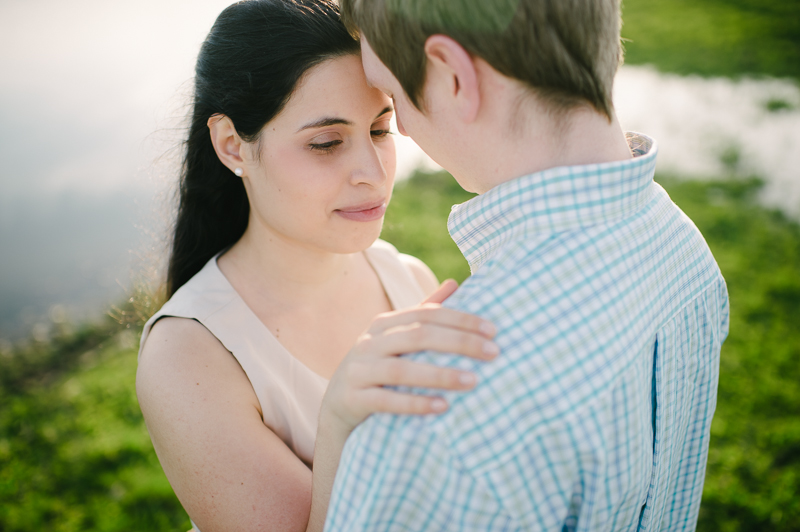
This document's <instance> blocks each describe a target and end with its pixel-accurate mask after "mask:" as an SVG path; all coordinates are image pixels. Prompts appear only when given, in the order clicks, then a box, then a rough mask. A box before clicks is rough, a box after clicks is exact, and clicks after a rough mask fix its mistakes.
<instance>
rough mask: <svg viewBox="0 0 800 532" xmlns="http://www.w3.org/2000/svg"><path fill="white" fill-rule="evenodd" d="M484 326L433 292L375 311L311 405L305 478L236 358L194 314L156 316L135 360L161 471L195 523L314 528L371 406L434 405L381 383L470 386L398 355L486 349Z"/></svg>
mask: <svg viewBox="0 0 800 532" xmlns="http://www.w3.org/2000/svg"><path fill="white" fill-rule="evenodd" d="M454 287H455V283H453V282H451V283H450V284H445V285H444V286H443V288H442V290H440V291H437V293H436V295H435V296H433V298H434V299H432V301H435V300H436V297H439V298H440V299H444V298H445V297H447V295H449V293H451V292H452V291H453V290H454ZM487 326H488V324H487V323H485V322H483V320H481V319H480V318H477V317H475V316H470V315H467V314H463V313H460V312H457V311H454V310H451V309H444V308H441V307H439V306H438V305H437V304H435V303H428V304H427V305H425V306H423V307H418V308H415V309H409V310H404V311H398V312H390V313H387V314H385V315H381V316H379V317H378V318H377V319H376V320H375V322H373V324H372V326H371V327H370V329H369V330H368V331H367V332H366V333H365V334H364V335H362V336H361V337H360V338H359V340H358V342H357V344H356V345H355V346H354V347H353V349H352V350H351V351H350V353H349V354H348V355H347V357H345V360H344V361H343V362H342V364H341V366H340V367H339V369H338V370H337V372H336V374H335V375H334V377H333V379H331V382H330V385H329V387H328V391H327V392H326V394H325V399H324V401H323V405H322V409H321V414H320V422H319V427H318V433H317V442H316V447H315V457H314V475H313V479H312V475H311V472H310V471H309V469H308V468H307V467H306V466H305V464H303V462H302V461H301V460H300V459H299V458H297V456H295V455H294V453H292V451H291V450H290V449H289V448H288V447H287V446H286V445H285V444H284V443H283V441H281V440H280V439H279V438H278V437H277V436H276V435H275V434H274V433H273V432H272V431H270V430H269V429H268V428H267V427H266V426H265V425H264V424H263V422H262V420H261V415H260V405H259V402H258V398H257V397H256V395H255V392H254V391H253V389H252V386H251V385H250V382H249V380H248V379H247V376H246V375H245V373H244V371H243V370H242V369H241V367H240V366H239V364H238V363H237V362H236V360H235V359H234V358H233V356H232V355H231V354H230V353H229V352H228V351H227V350H225V348H224V347H223V346H222V345H221V344H220V343H219V342H218V341H217V339H216V338H214V336H213V335H211V333H209V332H208V331H207V330H206V329H205V327H203V326H202V325H200V324H199V323H197V322H195V321H192V320H187V319H181V318H165V319H163V320H160V321H159V322H158V324H157V325H156V326H154V327H153V330H152V331H151V333H150V336H149V337H148V340H147V343H146V344H145V348H144V351H143V353H142V357H141V360H140V362H139V371H138V373H137V394H138V396H139V402H140V405H141V408H142V412H143V413H144V416H145V420H146V422H147V427H148V430H149V431H150V435H151V438H152V440H153V445H154V447H155V449H156V453H157V454H158V457H159V460H160V461H161V464H162V467H163V468H164V471H165V473H166V475H167V478H168V479H169V481H170V484H171V485H172V487H173V489H174V490H175V493H176V495H177V496H178V499H179V500H180V501H181V503H182V504H183V505H184V508H185V509H186V510H187V512H189V514H190V515H191V516H192V518H193V520H194V521H195V522H196V523H197V525H198V527H199V528H200V530H201V531H202V532H214V531H215V530H233V529H235V530H241V531H248V530H262V529H265V528H266V529H268V530H279V531H283V530H309V531H315V532H316V531H320V530H322V528H323V525H324V522H325V512H326V511H327V505H328V500H329V498H330V492H331V488H332V486H333V480H334V477H335V475H336V469H337V467H338V463H339V457H340V455H341V451H342V448H343V446H344V442H345V440H346V439H347V436H348V435H349V434H350V432H351V431H352V429H353V428H354V427H355V426H356V425H357V424H358V423H360V422H361V421H363V419H365V418H366V417H367V416H368V415H369V414H370V413H372V412H378V411H380V412H393V413H401V414H402V413H406V414H429V413H436V412H441V411H443V410H442V409H441V408H437V403H436V400H435V399H434V398H429V397H421V396H416V395H410V394H401V393H398V392H394V391H390V390H387V389H384V388H383V386H384V385H408V386H422V387H430V388H441V389H462V390H466V389H469V388H471V387H472V386H473V382H471V381H469V379H467V380H462V377H464V376H466V375H465V374H464V372H461V371H457V370H454V369H450V368H440V367H436V366H426V365H422V364H417V363H414V362H411V361H409V360H406V359H402V358H399V357H398V356H396V355H398V354H401V353H406V352H412V351H419V350H426V349H433V350H439V351H444V352H455V353H460V354H463V355H466V356H472V357H474V358H482V359H487V360H488V359H490V358H493V356H492V355H491V353H488V352H487V351H486V349H485V346H486V344H487V341H488V340H487V339H488V338H489V337H491V336H492V332H491V330H490V327H489V328H487ZM489 344H491V342H489ZM492 345H493V344H492ZM444 408H446V405H444ZM312 484H313V497H312ZM312 500H313V504H312Z"/></svg>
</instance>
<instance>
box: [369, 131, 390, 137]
mask: <svg viewBox="0 0 800 532" xmlns="http://www.w3.org/2000/svg"><path fill="white" fill-rule="evenodd" d="M391 134H392V132H391V131H389V130H388V129H372V130H370V135H372V138H373V139H384V138H386V137H388V136H389V135H391Z"/></svg>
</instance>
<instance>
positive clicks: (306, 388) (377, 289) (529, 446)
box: [137, 0, 728, 532]
mask: <svg viewBox="0 0 800 532" xmlns="http://www.w3.org/2000/svg"><path fill="white" fill-rule="evenodd" d="M339 4H341V8H340V7H339V5H337V4H336V3H333V2H332V1H329V0H246V1H242V2H238V3H236V4H234V5H232V6H230V7H229V8H227V9H226V10H225V11H224V12H223V13H222V14H221V15H220V16H219V18H218V19H217V21H216V23H215V24H214V26H213V28H212V29H211V32H210V33H209V35H208V37H207V39H206V41H205V42H204V43H203V46H202V49H201V51H200V55H199V57H198V60H197V67H196V80H195V94H194V111H193V114H192V117H191V125H190V130H189V135H188V139H187V141H186V155H185V159H184V165H183V170H182V175H181V181H180V205H179V209H178V214H177V220H176V222H175V230H174V236H173V244H172V251H171V256H170V262H169V270H168V293H169V295H170V300H169V301H168V302H167V303H166V304H165V305H164V307H163V308H162V309H161V310H160V311H159V312H158V313H156V314H155V315H154V316H153V317H152V318H151V319H150V321H148V323H147V325H146V326H145V329H144V333H143V335H142V342H141V348H140V355H139V370H138V374H137V392H138V395H139V400H140V404H141V407H142V411H143V413H144V415H145V420H146V422H147V426H148V430H149V431H150V435H151V438H152V440H153V444H154V447H155V450H156V452H157V454H158V457H159V460H160V461H161V464H162V466H163V468H164V471H165V473H166V475H167V477H168V479H169V481H170V483H171V485H172V487H173V488H174V490H175V493H176V494H177V496H178V498H179V499H180V501H181V503H182V504H183V506H184V507H185V508H186V510H187V512H188V514H189V516H190V517H191V518H192V520H193V523H194V527H195V528H196V529H197V530H202V531H203V532H211V531H215V530H237V531H239V530H241V531H249V530H277V531H284V530H287V531H288V530H309V531H312V530H313V531H321V530H323V529H324V530H326V531H348V532H349V531H417V530H419V531H450V530H452V531H462V530H463V531H495V530H498V531H499V530H509V531H539V530H541V531H561V530H581V531H595V530H597V531H618V530H619V531H622V530H625V531H627V530H653V531H656V530H670V531H671V530H693V529H694V528H695V526H696V521H697V516H698V511H699V506H700V499H701V495H702V490H703V480H704V474H705V465H706V459H707V453H708V443H709V429H710V424H711V418H712V416H713V413H714V407H715V403H716V391H717V382H718V375H719V354H720V346H721V344H722V342H723V341H724V339H725V337H726V335H727V328H728V299H727V292H726V288H725V282H724V280H723V278H722V276H721V275H720V272H719V269H718V268H717V265H716V263H715V261H714V258H713V257H712V255H711V253H710V251H709V250H708V247H707V246H706V244H705V241H704V240H703V237H702V236H701V235H700V233H699V232H698V231H697V229H696V228H695V226H694V225H693V224H692V222H691V221H690V220H689V219H688V218H687V217H686V216H685V215H684V214H683V213H682V212H681V211H680V210H679V209H678V208H677V207H676V206H675V205H674V204H673V203H672V201H670V198H669V197H668V196H667V194H666V193H665V192H664V190H663V189H662V188H661V187H660V186H659V185H658V184H656V183H655V182H654V181H653V175H654V172H655V165H656V154H657V148H656V143H655V141H654V140H653V139H651V138H648V137H647V136H645V135H642V134H638V133H624V132H623V130H622V129H621V127H620V125H619V123H618V121H617V118H616V116H615V113H614V107H613V104H612V100H611V92H612V86H613V81H614V76H615V73H616V70H617V68H618V65H619V63H620V60H621V48H620V24H621V22H620V13H619V2H618V0H341V1H340V2H339ZM340 9H341V13H340ZM393 115H395V116H396V118H397V125H398V129H399V131H400V133H401V134H404V135H409V136H411V137H412V138H413V139H414V140H415V141H416V142H417V143H418V144H419V145H420V147H422V149H423V150H425V151H426V152H427V153H428V154H429V155H430V156H431V157H432V158H433V159H434V160H435V161H436V162H437V163H439V164H440V165H442V166H443V167H444V168H445V169H446V170H448V171H449V172H450V174H452V176H453V177H454V178H455V179H456V180H457V181H458V183H459V184H460V185H461V186H462V187H463V188H465V189H466V190H468V191H471V192H475V193H477V194H478V196H476V197H475V198H474V199H471V200H470V201H468V202H466V203H464V204H462V205H458V206H456V207H454V208H453V212H452V213H451V215H450V219H449V222H448V229H449V231H450V234H451V236H452V237H453V239H454V240H455V242H456V243H457V244H458V246H459V248H460V249H461V251H462V253H463V254H464V257H465V258H466V260H467V261H468V262H469V265H470V268H471V271H472V275H471V277H470V278H469V279H467V280H466V281H465V282H464V283H463V284H462V286H461V287H458V288H456V286H455V283H454V282H452V281H446V282H444V283H443V284H441V285H439V283H438V281H437V280H436V278H435V276H434V275H433V273H432V272H431V270H430V269H428V267H427V266H425V265H424V264H423V263H422V262H421V261H419V260H418V259H415V258H413V257H409V256H407V255H403V254H400V253H398V252H397V250H396V249H394V248H393V247H392V246H391V245H390V244H388V243H386V242H383V241H381V240H378V236H379V234H380V231H381V225H382V221H383V215H384V212H385V210H386V208H387V204H388V203H389V200H390V197H391V193H392V185H393V180H394V173H395V151H394V144H393V141H392V139H391V136H390V131H389V129H390V128H389V123H390V120H391V118H392V116H393ZM401 355H402V356H401Z"/></svg>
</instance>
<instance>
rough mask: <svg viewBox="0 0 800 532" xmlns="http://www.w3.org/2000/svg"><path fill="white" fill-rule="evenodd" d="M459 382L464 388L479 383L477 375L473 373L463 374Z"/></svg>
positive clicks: (459, 377)
mask: <svg viewBox="0 0 800 532" xmlns="http://www.w3.org/2000/svg"><path fill="white" fill-rule="evenodd" d="M458 380H459V382H461V384H463V385H464V386H472V385H473V384H475V382H476V381H477V379H476V378H475V375H474V374H472V373H462V374H461V375H459V376H458Z"/></svg>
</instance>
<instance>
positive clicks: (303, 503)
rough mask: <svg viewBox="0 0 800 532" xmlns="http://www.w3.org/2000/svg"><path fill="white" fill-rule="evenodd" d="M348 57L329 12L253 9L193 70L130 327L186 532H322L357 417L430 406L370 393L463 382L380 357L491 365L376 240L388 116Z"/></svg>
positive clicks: (473, 335)
mask: <svg viewBox="0 0 800 532" xmlns="http://www.w3.org/2000/svg"><path fill="white" fill-rule="evenodd" d="M358 54H359V46H358V43H357V42H356V41H355V40H353V39H352V38H351V37H350V36H349V35H348V34H347V32H346V30H345V29H344V27H343V26H342V24H341V23H340V21H339V18H338V12H337V9H336V7H335V5H334V4H333V3H332V2H328V1H321V0H251V1H246V2H240V3H237V4H235V5H232V6H230V7H229V8H228V9H226V10H225V11H224V12H223V13H222V14H221V15H220V17H219V18H218V19H217V21H216V23H215V25H214V27H213V28H212V30H211V33H210V34H209V36H208V38H207V40H206V41H205V43H204V44H203V47H202V50H201V52H200V55H199V58H198V62H197V68H196V86H195V102H194V112H193V116H192V123H191V126H190V131H189V138H188V141H187V145H186V157H185V163H184V169H183V175H182V180H181V199H180V208H179V213H178V219H177V222H176V226H175V234H174V242H173V249H172V254H171V258H170V264H169V272H168V291H169V294H170V296H171V299H170V301H169V302H168V303H167V304H166V305H165V306H164V307H163V308H162V309H161V310H160V311H159V312H158V313H157V314H156V315H155V316H153V318H151V320H150V321H149V322H148V324H147V325H146V326H145V330H144V333H143V335H142V345H141V348H140V362H139V370H138V374H137V393H138V396H139V401H140V404H141V407H142V411H143V413H144V415H145V419H146V421H147V426H148V430H149V431H150V434H151V437H152V440H153V444H154V447H155V449H156V452H157V454H158V456H159V460H160V461H161V464H162V466H163V468H164V471H165V472H166V474H167V477H168V478H169V481H170V483H171V484H172V486H173V488H174V490H175V493H176V494H177V495H178V498H179V499H180V501H181V503H182V504H183V505H184V507H185V508H186V510H187V512H188V513H189V515H190V516H191V517H192V519H193V521H194V522H196V523H197V525H196V526H197V527H198V528H199V529H200V530H203V531H204V532H209V531H213V530H255V529H259V530H260V529H269V530H321V529H322V526H323V524H324V518H325V511H326V508H327V501H328V497H329V494H330V489H331V486H332V484H333V478H334V475H335V473H336V467H337V464H338V460H339V456H340V453H341V449H342V446H343V445H344V441H345V439H346V438H347V435H348V434H349V433H350V432H351V431H352V429H353V428H354V427H355V426H356V425H357V424H358V423H360V422H361V421H363V419H365V418H366V417H367V416H368V415H369V414H370V413H372V412H378V411H382V412H393V413H400V414H417V415H419V414H435V413H437V412H442V411H444V410H445V409H446V408H447V405H446V404H445V403H444V401H443V400H442V399H439V398H436V397H423V396H414V395H409V394H404V393H400V392H398V391H396V390H392V389H389V388H384V387H383V386H386V385H389V386H394V385H404V386H418V387H430V388H440V389H456V390H468V389H470V388H471V387H473V386H474V384H475V378H474V375H472V374H468V373H462V372H459V371H456V370H454V369H444V368H435V367H428V366H422V365H419V364H414V363H412V362H410V361H408V360H404V359H401V358H398V357H397V356H395V355H397V354H399V353H404V352H409V351H416V350H422V349H435V350H439V351H444V352H454V353H459V354H462V355H465V356H470V357H475V358H481V359H485V360H489V359H491V358H493V357H494V356H496V354H497V347H496V345H495V344H494V343H492V342H491V341H490V339H491V337H492V335H493V328H492V326H491V325H490V324H488V323H486V322H484V321H482V320H480V319H479V318H477V317H474V316H469V315H465V314H461V313H458V312H455V311H452V310H448V309H444V308H441V307H440V306H439V305H437V304H435V303H439V302H441V301H442V300H443V299H444V298H446V297H447V296H448V295H449V294H450V293H451V292H452V291H453V290H454V284H455V283H452V282H451V283H449V284H448V283H445V284H444V285H443V286H442V287H441V288H440V289H439V290H438V291H437V290H436V285H437V282H436V279H435V277H434V276H433V274H432V272H431V271H430V270H429V269H428V268H427V267H426V266H424V265H423V264H422V263H421V262H420V261H418V260H416V259H413V258H411V257H406V256H403V255H399V254H398V253H397V252H396V250H394V248H392V247H391V246H390V245H388V244H386V243H383V242H380V241H377V242H376V239H377V237H378V235H379V233H380V230H381V224H382V220H383V213H384V211H385V209H386V204H387V203H388V201H389V199H390V196H391V191H392V184H393V178H394V165H395V153H394V145H393V142H392V140H391V138H390V137H389V136H388V135H389V122H390V119H391V117H392V104H391V101H390V100H389V99H388V98H387V97H386V96H385V95H383V94H382V93H380V92H379V91H377V90H375V89H373V88H370V87H368V86H367V84H366V81H365V79H364V74H363V71H362V68H361V62H360V57H359V55H358ZM431 294H432V295H431ZM426 295H427V296H429V297H428V302H429V304H428V305H426V306H423V307H414V308H410V309H408V310H397V309H400V308H404V307H413V306H414V305H417V304H418V303H420V302H421V301H422V300H423V299H424V298H425V297H426ZM365 330H366V331H367V332H366V333H364V331H365ZM329 379H330V382H329ZM323 395H324V397H323ZM312 460H313V466H314V467H313V475H312V471H311V465H312Z"/></svg>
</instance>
